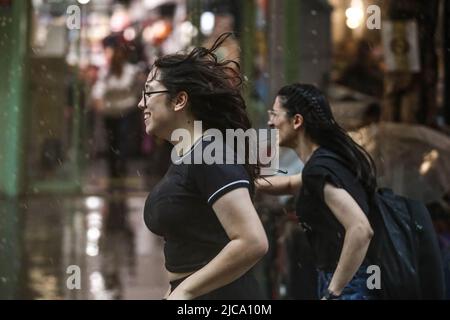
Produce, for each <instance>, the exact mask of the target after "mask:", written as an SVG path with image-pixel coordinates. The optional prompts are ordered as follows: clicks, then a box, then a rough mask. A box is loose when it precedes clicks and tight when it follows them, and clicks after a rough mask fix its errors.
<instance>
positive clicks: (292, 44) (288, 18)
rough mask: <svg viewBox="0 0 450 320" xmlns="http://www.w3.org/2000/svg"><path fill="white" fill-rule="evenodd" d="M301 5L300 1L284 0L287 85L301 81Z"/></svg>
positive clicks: (284, 46)
mask: <svg viewBox="0 0 450 320" xmlns="http://www.w3.org/2000/svg"><path fill="white" fill-rule="evenodd" d="M300 3H301V1H299V0H284V1H283V6H284V8H283V9H284V10H283V11H284V17H283V20H284V32H283V42H284V43H283V50H284V74H285V83H286V84H289V83H292V82H296V81H298V79H299V73H300V71H299V59H300V48H299V47H300V43H299V42H300V41H299V30H300V19H299V17H300Z"/></svg>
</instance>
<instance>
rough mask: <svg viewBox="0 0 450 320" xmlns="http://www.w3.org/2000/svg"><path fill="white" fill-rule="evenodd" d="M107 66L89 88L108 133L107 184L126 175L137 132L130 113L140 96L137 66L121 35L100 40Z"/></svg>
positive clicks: (114, 184)
mask: <svg viewBox="0 0 450 320" xmlns="http://www.w3.org/2000/svg"><path fill="white" fill-rule="evenodd" d="M103 46H104V49H105V56H106V62H107V63H106V66H105V68H103V69H101V70H100V74H99V79H98V80H97V82H96V83H95V85H94V88H93V89H92V96H93V104H94V108H95V109H96V111H98V112H100V113H101V115H102V116H103V119H104V125H105V129H106V133H107V146H108V150H107V160H108V171H109V176H110V178H112V181H111V182H112V183H110V187H114V186H117V185H121V184H122V181H121V180H122V179H123V178H124V177H125V176H126V161H127V158H128V157H129V156H130V153H131V151H132V150H131V149H130V147H131V146H132V145H133V143H135V142H136V139H138V135H139V128H138V123H137V122H136V121H137V119H136V118H135V117H133V115H134V114H135V113H133V111H135V106H136V103H137V100H138V97H139V93H138V91H136V80H137V76H136V75H137V71H138V70H137V68H136V67H135V66H134V65H132V64H130V63H128V62H127V48H126V46H125V42H124V40H123V38H121V37H120V36H115V35H114V36H108V37H107V38H105V39H104V40H103Z"/></svg>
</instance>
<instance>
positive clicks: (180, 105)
mask: <svg viewBox="0 0 450 320" xmlns="http://www.w3.org/2000/svg"><path fill="white" fill-rule="evenodd" d="M188 98H189V96H188V94H187V92H186V91H180V92H178V94H177V96H176V97H175V108H174V111H180V110H183V109H184V108H185V107H186V105H187V102H188Z"/></svg>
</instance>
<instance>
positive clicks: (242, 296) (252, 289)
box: [170, 272, 264, 300]
mask: <svg viewBox="0 0 450 320" xmlns="http://www.w3.org/2000/svg"><path fill="white" fill-rule="evenodd" d="M185 279H186V278H182V279H179V280H175V281H172V282H170V289H171V290H170V291H171V292H172V291H173V290H175V288H176V287H178V285H179V284H180V283H181V282H183V280H185ZM263 299H264V297H263V294H262V292H261V289H260V287H259V284H258V282H257V281H256V278H255V277H254V275H253V274H252V272H247V273H246V274H244V275H243V276H242V277H240V278H238V279H237V280H235V281H233V282H231V283H229V284H227V285H225V286H223V287H221V288H218V289H216V290H213V291H211V292H209V293H206V294H204V295H202V296H200V297H197V298H195V299H194V300H263Z"/></svg>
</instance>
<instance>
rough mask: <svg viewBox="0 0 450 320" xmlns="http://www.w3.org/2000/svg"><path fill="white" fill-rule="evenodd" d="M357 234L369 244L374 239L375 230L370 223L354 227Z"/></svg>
mask: <svg viewBox="0 0 450 320" xmlns="http://www.w3.org/2000/svg"><path fill="white" fill-rule="evenodd" d="M354 231H355V234H356V235H357V236H358V238H359V240H360V241H362V242H367V243H369V242H370V241H371V240H372V238H373V234H374V232H373V229H372V227H371V226H370V224H368V223H359V224H357V225H356V226H355V227H354Z"/></svg>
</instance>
